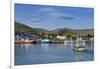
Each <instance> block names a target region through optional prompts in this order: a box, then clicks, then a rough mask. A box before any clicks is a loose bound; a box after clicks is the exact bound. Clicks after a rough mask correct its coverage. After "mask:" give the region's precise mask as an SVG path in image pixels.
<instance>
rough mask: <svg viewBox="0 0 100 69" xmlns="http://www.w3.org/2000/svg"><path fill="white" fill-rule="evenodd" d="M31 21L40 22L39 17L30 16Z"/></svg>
mask: <svg viewBox="0 0 100 69" xmlns="http://www.w3.org/2000/svg"><path fill="white" fill-rule="evenodd" d="M32 22H41V21H40V19H39V18H32Z"/></svg>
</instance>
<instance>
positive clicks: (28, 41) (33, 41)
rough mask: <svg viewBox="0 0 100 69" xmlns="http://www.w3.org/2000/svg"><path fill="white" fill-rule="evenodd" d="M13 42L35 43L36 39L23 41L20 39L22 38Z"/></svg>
mask: <svg viewBox="0 0 100 69" xmlns="http://www.w3.org/2000/svg"><path fill="white" fill-rule="evenodd" d="M15 43H16V44H22V43H37V41H35V40H24V41H22V40H16V41H15Z"/></svg>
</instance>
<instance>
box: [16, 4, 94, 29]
mask: <svg viewBox="0 0 100 69" xmlns="http://www.w3.org/2000/svg"><path fill="white" fill-rule="evenodd" d="M15 21H17V22H20V23H23V24H25V25H28V26H30V27H32V28H42V29H46V30H54V29H58V28H70V29H93V28H94V9H93V8H85V7H69V6H50V5H34V4H17V3H16V4H15Z"/></svg>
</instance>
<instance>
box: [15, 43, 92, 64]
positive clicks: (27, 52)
mask: <svg viewBox="0 0 100 69" xmlns="http://www.w3.org/2000/svg"><path fill="white" fill-rule="evenodd" d="M74 46H75V43H67V44H15V65H28V64H45V63H60V62H78V61H92V60H94V53H93V52H94V51H93V47H94V44H93V43H87V44H86V46H87V47H86V51H84V52H75V51H74V50H73V47H74Z"/></svg>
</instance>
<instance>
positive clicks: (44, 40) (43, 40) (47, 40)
mask: <svg viewBox="0 0 100 69" xmlns="http://www.w3.org/2000/svg"><path fill="white" fill-rule="evenodd" d="M49 42H50V40H49V39H42V40H41V43H49Z"/></svg>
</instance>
